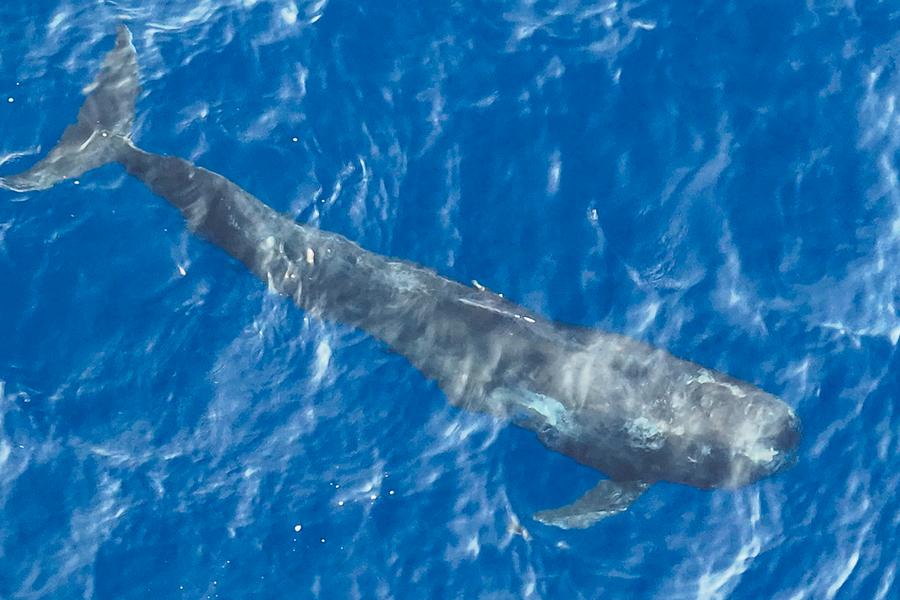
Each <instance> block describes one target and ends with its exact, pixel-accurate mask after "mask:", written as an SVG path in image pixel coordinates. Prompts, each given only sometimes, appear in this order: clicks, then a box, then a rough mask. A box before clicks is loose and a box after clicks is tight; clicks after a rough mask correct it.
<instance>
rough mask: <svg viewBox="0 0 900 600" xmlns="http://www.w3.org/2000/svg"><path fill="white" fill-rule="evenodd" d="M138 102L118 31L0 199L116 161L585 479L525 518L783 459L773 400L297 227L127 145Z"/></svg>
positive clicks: (569, 518) (285, 284)
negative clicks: (587, 481) (587, 477)
mask: <svg viewBox="0 0 900 600" xmlns="http://www.w3.org/2000/svg"><path fill="white" fill-rule="evenodd" d="M140 94H141V88H140V82H139V71H138V62H137V54H136V51H135V47H134V45H133V43H132V36H131V33H130V31H129V30H128V28H127V27H126V26H124V25H120V26H119V27H118V30H117V32H116V35H115V44H114V47H113V48H112V49H111V50H110V51H108V52H107V53H106V55H105V57H104V58H103V59H102V64H101V66H100V70H99V73H98V75H97V76H96V79H95V80H94V81H93V83H91V84H90V85H89V86H88V87H87V88H85V99H84V102H83V104H82V106H81V109H80V110H79V112H78V115H77V118H76V120H75V122H74V123H73V124H71V125H70V126H68V127H67V128H66V129H65V131H64V132H63V134H62V136H61V137H60V138H59V140H58V142H57V143H56V144H55V145H54V146H53V147H52V149H51V150H50V151H49V152H48V153H47V154H46V155H45V156H43V158H41V159H39V160H38V161H37V162H36V163H35V164H34V165H33V166H32V167H31V168H28V169H27V170H25V171H23V172H20V173H17V174H12V175H7V176H4V177H0V188H3V189H5V190H8V191H9V192H31V191H35V190H43V189H47V188H50V187H52V186H53V185H55V184H57V183H59V182H61V181H65V180H68V179H72V178H75V177H79V176H81V175H83V174H84V173H85V172H87V171H90V170H92V169H95V168H97V167H100V166H103V165H107V164H110V163H116V164H119V165H121V167H122V168H124V170H125V171H126V172H127V173H128V174H130V175H131V176H133V177H136V178H137V179H139V180H140V181H142V182H143V183H144V184H145V185H146V186H147V187H148V188H149V189H150V190H151V191H152V192H153V193H154V194H155V195H157V196H159V197H161V198H163V199H165V200H167V201H168V202H169V203H170V204H171V205H172V206H174V207H175V208H176V209H177V210H178V211H180V212H181V214H182V215H183V216H184V218H185V220H186V224H187V227H188V228H189V229H190V230H191V231H192V232H194V233H195V234H197V235H198V236H199V237H201V238H203V239H204V240H206V241H207V242H208V243H211V244H213V245H214V246H217V247H219V248H221V249H222V250H224V251H225V252H226V253H227V254H229V255H230V256H231V257H232V258H233V259H234V260H236V261H238V262H240V263H242V264H243V265H245V266H246V268H247V269H248V270H249V271H250V272H251V273H252V274H253V275H255V276H256V277H257V278H258V279H259V280H261V282H262V283H263V284H265V285H266V286H267V288H268V290H269V291H270V292H271V293H274V294H280V295H283V296H286V297H288V298H290V299H291V300H292V301H293V303H294V304H296V305H297V306H298V307H299V308H300V309H301V310H303V311H306V312H307V313H308V314H310V315H313V316H314V317H316V318H319V319H322V320H326V321H332V322H339V323H343V324H346V325H349V326H351V327H354V328H358V329H360V330H362V331H364V332H366V333H367V334H368V335H369V336H371V337H373V338H375V339H376V340H378V341H379V342H380V343H382V344H384V345H386V346H387V347H388V348H389V349H390V350H392V351H393V352H395V353H397V354H399V355H401V356H403V357H405V359H406V360H408V361H409V363H410V364H411V365H412V366H413V367H415V368H416V369H418V370H419V371H420V372H421V373H422V374H423V375H424V376H425V377H426V378H428V379H429V380H432V381H434V382H436V383H437V385H438V386H439V387H440V389H441V390H442V391H443V393H444V394H445V395H446V398H447V400H448V401H449V403H450V404H452V405H453V406H455V407H458V408H459V409H463V410H466V411H472V412H476V413H484V414H486V415H490V416H492V417H495V418H497V419H500V420H502V422H503V423H506V424H509V425H511V426H515V427H521V428H523V429H526V430H528V431H531V432H533V433H534V435H535V436H536V438H537V440H539V442H540V443H541V444H543V445H544V446H545V447H546V448H548V449H550V450H552V451H555V452H558V453H560V454H562V455H565V456H567V457H570V458H571V459H574V460H575V461H577V462H578V463H580V464H582V465H586V466H588V467H590V468H592V469H594V470H595V471H596V472H597V473H598V479H597V483H596V485H594V486H593V487H592V488H591V489H590V490H588V491H587V492H586V493H584V494H583V495H581V496H580V497H578V498H577V499H575V500H574V501H572V502H570V503H569V504H566V505H564V506H561V507H558V508H550V509H547V510H541V511H539V512H537V513H535V514H534V519H535V520H536V521H538V522H539V523H542V524H544V525H549V526H555V527H560V528H564V529H572V528H586V527H590V526H592V525H594V524H596V523H597V522H599V521H601V520H602V519H604V518H606V517H609V516H611V515H615V514H617V513H621V512H623V511H625V510H627V509H628V508H629V507H631V506H632V505H633V504H634V503H635V502H636V501H637V500H638V499H639V498H640V497H641V495H642V494H643V493H644V492H645V491H646V490H647V489H648V488H649V487H650V486H651V485H653V484H656V483H660V482H669V483H674V484H682V485H688V486H693V487H696V488H701V489H709V488H724V489H735V488H738V487H741V486H746V485H750V484H753V483H755V482H757V481H759V480H760V479H763V478H765V477H769V476H772V475H774V474H776V473H779V472H781V471H783V470H785V469H786V468H787V467H789V466H791V465H792V464H794V463H795V462H796V460H797V453H798V446H799V443H800V439H801V433H800V421H799V419H798V417H797V415H796V413H795V412H794V410H792V408H791V407H790V406H789V405H788V404H786V403H785V402H784V401H783V400H781V399H779V398H778V397H776V396H775V395H773V394H770V393H768V392H766V391H763V390H762V389H760V388H759V387H757V386H755V385H752V384H751V383H748V382H745V381H741V380H739V379H737V378H734V377H731V376H729V375H727V374H725V373H722V372H720V371H717V370H714V369H710V368H706V367H704V366H701V365H699V364H697V363H694V362H691V361H688V360H684V359H681V358H678V357H676V356H674V355H673V354H671V353H670V352H668V351H666V350H664V349H662V348H657V347H654V346H652V345H650V344H647V343H645V342H642V341H639V340H635V339H632V338H630V337H627V336H624V335H620V334H617V333H612V332H607V331H603V330H600V329H592V328H588V327H580V326H575V325H568V324H564V323H559V322H555V321H552V320H550V319H547V318H544V317H543V316H541V315H540V314H537V313H536V312H533V311H531V310H529V309H527V308H525V307H523V306H519V305H517V304H515V303H514V302H511V301H510V300H508V299H506V298H504V297H502V296H501V295H498V294H496V293H493V292H492V291H490V290H488V289H486V288H484V287H483V286H481V285H479V284H477V282H473V285H465V284H462V283H459V282H456V281H452V280H450V279H447V278H445V277H442V276H441V275H439V274H438V273H437V272H436V271H434V270H431V269H428V268H425V267H423V266H420V265H417V264H414V263H411V262H408V261H405V260H401V259H396V258H390V257H386V256H382V255H379V254H376V253H373V252H369V251H367V250H365V249H363V248H362V247H360V246H359V245H358V244H356V243H354V242H353V241H351V240H349V239H347V238H346V237H344V236H342V235H339V234H337V233H332V232H329V231H325V230H322V229H319V228H316V227H312V226H307V225H303V224H300V223H297V222H296V221H295V220H294V219H293V218H292V217H291V216H289V215H285V214H281V213H279V212H277V211H275V210H273V209H272V208H270V207H269V206H267V205H266V204H264V203H263V202H261V201H260V200H258V199H256V198H255V197H254V196H252V195H251V194H250V193H249V192H247V191H245V190H243V189H241V188H240V187H239V186H238V185H236V184H235V183H233V182H232V181H230V180H229V179H227V178H226V177H224V176H222V175H220V174H218V173H214V172H212V171H210V170H207V169H204V168H203V167H200V166H196V165H194V164H192V163H191V162H189V161H187V160H184V159H181V158H178V157H175V156H167V155H162V154H156V153H153V152H149V151H146V150H144V149H141V148H139V147H138V146H137V145H136V143H135V140H134V139H133V131H132V130H133V127H134V120H135V110H136V103H137V100H138V96H139V95H140ZM574 495H575V494H573V496H574Z"/></svg>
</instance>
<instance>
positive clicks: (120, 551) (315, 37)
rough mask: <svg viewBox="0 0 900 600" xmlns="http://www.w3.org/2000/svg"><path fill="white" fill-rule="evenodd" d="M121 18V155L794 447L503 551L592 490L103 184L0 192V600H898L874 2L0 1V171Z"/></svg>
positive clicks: (885, 35) (74, 100) (21, 152)
mask: <svg viewBox="0 0 900 600" xmlns="http://www.w3.org/2000/svg"><path fill="white" fill-rule="evenodd" d="M120 22H124V23H127V24H128V26H129V27H130V28H131V30H132V31H133V33H134V42H135V46H136V48H137V52H138V56H139V64H140V73H141V83H142V86H143V92H142V94H141V96H140V98H139V101H138V109H137V115H138V118H137V122H136V125H135V133H134V138H135V140H136V142H137V143H138V144H139V145H140V146H141V147H143V148H145V149H147V150H149V151H153V152H159V153H162V154H171V155H177V156H181V157H183V158H187V159H190V160H192V161H194V162H196V163H197V164H199V165H202V166H204V167H206V168H209V169H212V170H214V171H217V172H219V173H222V174H224V175H225V176H227V177H229V178H230V179H232V180H233V181H235V182H236V183H238V184H239V185H241V186H242V187H244V188H245V189H247V190H248V191H250V192H251V193H252V194H254V195H255V196H257V197H258V198H260V199H261V200H263V201H265V202H267V203H268V204H270V205H271V206H273V207H275V208H277V209H278V210H280V211H284V212H287V213H289V214H291V215H293V216H294V217H296V219H297V220H298V221H300V222H303V223H308V224H311V225H315V226H318V227H322V228H325V229H329V230H332V231H335V232H338V233H340V234H342V235H344V236H347V237H349V238H350V239H352V240H355V241H357V242H358V243H360V244H361V245H363V246H364V247H365V248H367V249H369V250H372V251H375V252H378V253H381V254H386V255H390V256H395V257H399V258H403V259H406V260H410V261H414V262H417V263H419V264H422V265H425V266H427V267H430V268H432V269H435V270H437V271H438V272H439V273H441V274H442V275H444V276H446V277H449V278H453V279H456V280H459V281H463V282H469V281H471V280H477V281H478V282H480V283H481V284H483V285H484V286H486V287H488V288H489V289H492V290H495V291H497V292H501V293H503V294H504V295H505V296H506V297H507V298H510V299H512V300H514V301H516V302H518V303H520V304H523V305H525V306H527V307H528V308H530V309H533V310H535V311H538V312H540V313H541V314H544V315H546V316H548V317H550V318H552V319H555V320H559V321H564V322H569V323H575V324H579V325H584V326H590V327H596V328H600V329H604V330H608V331H613V332H618V333H624V334H626V335H629V336H631V337H634V338H638V339H641V340H645V341H647V342H650V343H652V344H654V345H657V346H660V347H663V348H666V349H668V350H669V351H671V352H672V353H674V354H676V355H678V356H681V357H684V358H686V359H689V360H692V361H696V362H699V363H701V364H703V365H706V366H708V367H711V368H716V369H720V370H723V371H725V372H728V373H730V374H732V375H734V376H736V377H739V378H741V379H744V380H747V381H750V382H752V383H754V384H756V385H758V386H760V387H762V388H764V389H765V390H767V391H769V392H772V393H774V394H777V395H779V396H780V397H781V398H783V399H784V401H785V402H786V403H788V404H789V405H790V406H792V407H793V408H794V409H795V410H796V411H797V413H798V415H799V417H800V419H801V420H802V423H803V442H802V445H801V448H800V456H799V461H798V463H797V464H796V466H795V467H793V468H792V469H790V470H788V471H785V472H783V473H780V474H779V475H777V476H775V477H773V478H770V479H766V480H764V481H762V482H760V483H758V484H754V485H752V486H749V487H747V488H743V489H740V490H737V491H727V490H724V491H723V490H716V491H703V490H698V489H694V488H690V487H685V486H680V485H674V484H665V483H662V484H658V485H655V486H653V487H652V488H651V489H650V490H649V491H648V492H647V493H646V494H645V495H644V496H642V497H641V498H640V499H639V500H638V501H637V502H636V503H635V504H634V505H633V506H632V508H631V509H630V510H628V511H627V512H625V513H623V514H621V515H618V516H615V517H611V518H609V519H607V520H605V521H603V522H601V523H599V524H598V525H596V526H595V527H593V528H590V529H587V530H584V531H563V530H560V529H555V528H550V527H545V526H542V525H541V524H539V523H537V522H536V521H534V520H533V519H532V514H533V513H534V512H535V511H538V510H541V509H546V508H551V507H556V506H559V505H562V504H566V503H568V502H571V501H572V500H574V499H575V498H577V497H578V496H580V495H581V494H582V493H583V492H584V491H585V490H587V489H589V488H590V487H592V486H593V485H594V484H595V483H596V482H597V480H598V479H599V478H600V477H601V475H600V474H598V473H596V472H594V471H592V470H590V469H588V468H585V467H581V466H579V465H577V464H576V463H575V462H573V461H572V460H570V459H568V458H566V457H564V456H562V455H560V454H556V453H553V452H551V451H548V450H547V449H545V448H544V447H543V446H541V444H540V443H539V442H538V441H537V439H536V438H535V437H534V435H533V434H531V433H529V432H527V431H525V430H521V429H517V428H514V427H509V426H504V425H503V423H500V422H497V421H495V420H492V419H491V418H489V417H486V416H484V415H477V414H470V413H465V412H461V411H459V410H457V409H455V408H453V407H451V406H450V405H449V404H448V403H447V401H446V398H445V397H444V395H443V393H442V392H441V390H440V389H439V388H438V387H437V386H436V385H435V384H434V383H433V382H430V381H427V380H426V379H425V378H424V377H423V376H421V375H420V374H419V373H418V372H417V371H415V369H413V368H412V367H411V366H410V365H409V364H408V363H407V362H405V360H404V359H403V358H402V357H400V356H398V355H396V354H394V353H391V352H390V351H389V350H388V349H387V348H386V347H384V346H383V345H382V344H380V343H378V342H376V341H374V340H372V339H371V338H369V337H367V336H366V335H365V334H363V333H361V332H358V331H355V330H353V329H350V328H348V327H345V326H342V325H340V324H336V323H329V322H322V321H320V320H318V319H317V318H315V317H314V316H311V315H307V314H304V313H303V312H302V311H300V310H299V309H297V308H296V307H294V306H293V305H292V304H290V303H289V302H288V301H286V300H284V299H281V298H278V297H276V296H273V295H271V294H269V293H267V291H266V288H265V286H264V285H263V284H261V283H260V282H258V281H257V280H255V279H254V278H253V277H252V276H251V275H250V274H249V273H248V272H247V271H246V270H245V269H244V268H243V267H242V266H241V265H240V264H238V263H237V262H236V261H234V260H233V259H231V258H229V257H228V256H226V255H225V254H224V253H223V252H222V251H220V250H219V249H217V248H216V247H214V246H212V245H210V244H208V243H206V242H204V241H203V240H201V239H199V238H197V237H195V236H193V235H191V234H190V233H188V231H187V229H186V227H185V224H184V221H183V219H182V218H181V216H180V215H179V213H178V212H177V211H176V210H174V209H173V208H171V207H170V206H169V205H168V204H167V203H166V202H165V201H163V200H162V199H160V198H158V197H156V196H154V195H153V194H152V193H151V192H149V191H148V190H147V189H146V188H145V187H144V186H143V185H142V184H141V183H140V182H138V181H136V180H134V179H132V178H130V177H128V176H127V175H126V174H125V173H124V172H123V170H122V169H121V168H120V167H118V166H107V167H103V168H101V169H99V170H96V171H93V172H90V173H87V174H85V175H83V176H82V177H80V178H79V179H78V180H74V181H71V180H70V181H67V182H64V183H62V184H60V185H58V186H56V187H55V188H53V189H51V190H48V191H45V192H34V193H28V194H14V193H12V192H5V191H4V192H2V193H0V598H4V599H6V598H9V599H20V598H22V599H31V598H61V599H68V598H101V599H107V598H109V599H113V598H115V599H122V598H198V599H199V598H251V597H253V598H411V599H418V598H493V599H501V598H551V599H556V598H566V599H569V598H666V599H669V598H672V599H686V598H748V599H749V598H753V599H756V598H777V599H799V598H810V599H830V598H864V599H867V600H868V599H892V598H898V597H900V580H898V568H900V565H898V561H900V491H898V490H900V352H898V340H900V315H898V311H900V275H898V274H900V183H898V170H900V102H898V96H900V33H898V32H900V5H898V4H897V3H896V2H889V1H885V2H873V1H868V2H866V1H861V0H858V1H856V2H854V1H853V0H845V1H838V0H833V1H829V0H808V1H806V2H787V1H784V0H771V1H757V0H745V1H744V0H742V1H738V0H727V1H722V0H696V1H691V2H684V1H681V0H678V1H675V0H669V1H662V0H653V1H650V0H648V1H644V2H640V1H636V2H618V1H615V0H608V1H606V0H601V1H600V2H597V1H586V0H508V1H500V0H490V1H489V0H482V1H476V0H449V1H406V2H398V1H386V0H372V1H363V0H313V1H299V0H216V1H213V0H199V1H198V0H116V1H110V0H99V1H98V0H65V1H59V0H29V1H28V2H3V3H2V7H0V161H2V166H0V174H8V173H12V172H16V171H19V170H21V169H23V168H26V167H27V166H29V165H30V164H32V163H33V162H34V161H35V160H36V159H37V158H38V157H39V156H41V155H42V153H44V152H46V151H47V150H48V149H49V148H50V147H52V145H53V144H54V142H55V141H56V140H57V139H58V137H59V136H60V134H61V133H62V131H63V129H64V128H65V127H66V125H68V124H69V123H71V122H72V121H73V120H74V118H75V115H76V114H77V111H78V107H79V105H80V104H81V101H82V89H83V88H84V87H85V86H86V85H87V84H89V83H90V82H91V80H92V79H93V77H94V75H95V73H96V72H97V70H98V68H99V63H100V60H101V58H102V56H103V54H104V53H105V52H106V51H107V50H108V49H109V48H111V46H112V44H113V37H114V33H115V29H116V25H117V24H118V23H120ZM438 351H439V349H438Z"/></svg>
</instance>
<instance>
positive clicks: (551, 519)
mask: <svg viewBox="0 0 900 600" xmlns="http://www.w3.org/2000/svg"><path fill="white" fill-rule="evenodd" d="M648 487H650V484H649V483H646V482H644V481H613V480H612V479H604V480H603V481H601V482H600V483H598V484H597V485H596V486H594V487H593V488H591V489H590V490H589V491H588V492H587V493H586V494H585V495H583V496H582V497H581V498H579V499H578V500H576V501H575V502H573V503H572V504H567V505H566V506H562V507H560V508H554V509H551V510H542V511H540V512H538V513H536V514H535V515H534V518H535V519H536V520H537V521H540V522H541V523H543V524H544V525H553V526H554V527H559V528H561V529H585V528H587V527H590V526H591V525H594V524H595V523H596V522H597V521H600V520H601V519H605V518H606V517H609V516H611V515H614V514H616V513H620V512H622V511H624V510H626V509H627V508H628V507H629V506H631V504H632V503H633V502H634V501H635V500H637V499H638V497H639V496H640V495H641V494H643V493H644V491H645V490H646V489H647V488H648Z"/></svg>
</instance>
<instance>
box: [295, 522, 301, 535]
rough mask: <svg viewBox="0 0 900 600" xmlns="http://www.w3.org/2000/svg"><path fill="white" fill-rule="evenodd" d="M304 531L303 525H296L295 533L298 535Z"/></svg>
mask: <svg viewBox="0 0 900 600" xmlns="http://www.w3.org/2000/svg"><path fill="white" fill-rule="evenodd" d="M302 529H303V525H301V524H300V523H297V524H296V525H294V531H296V532H297V533H300V531H301V530H302Z"/></svg>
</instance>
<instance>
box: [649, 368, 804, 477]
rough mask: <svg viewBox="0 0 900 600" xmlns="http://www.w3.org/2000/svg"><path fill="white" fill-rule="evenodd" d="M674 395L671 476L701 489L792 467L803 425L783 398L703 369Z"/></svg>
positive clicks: (689, 377) (692, 375)
mask: <svg viewBox="0 0 900 600" xmlns="http://www.w3.org/2000/svg"><path fill="white" fill-rule="evenodd" d="M681 383H682V384H683V387H682V388H681V389H680V390H677V389H676V391H675V392H674V395H675V399H674V400H673V401H672V404H671V409H673V410H672V412H671V413H670V414H671V415H672V420H671V422H670V427H669V433H670V436H669V439H668V440H667V442H668V443H667V446H668V448H667V450H668V457H667V460H666V461H665V463H667V465H668V466H669V468H670V469H671V470H672V475H671V476H669V477H666V478H667V479H673V480H676V481H680V482H682V483H688V484H692V485H697V486H700V487H728V488H730V487H738V486H742V485H746V484H749V483H753V482H755V481H757V480H759V479H762V478H764V477H768V476H770V475H774V474H775V473H777V472H779V471H781V470H783V469H785V468H786V467H789V466H791V465H793V464H794V463H795V462H796V457H797V448H798V446H799V443H800V437H801V434H800V421H799V419H798V418H797V415H796V414H795V413H794V411H793V410H792V409H791V408H790V407H789V406H788V405H787V404H786V403H785V402H783V401H782V400H780V399H779V398H777V397H776V396H774V395H772V394H769V393H767V392H765V391H763V390H761V389H759V388H757V387H756V386H753V385H751V384H749V383H746V382H743V381H739V380H737V379H734V378H731V377H729V376H727V375H724V374H722V373H716V372H713V371H709V370H707V369H703V368H698V370H697V371H696V372H695V373H694V374H691V375H688V376H687V377H686V378H685V380H683V381H682V382H681Z"/></svg>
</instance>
